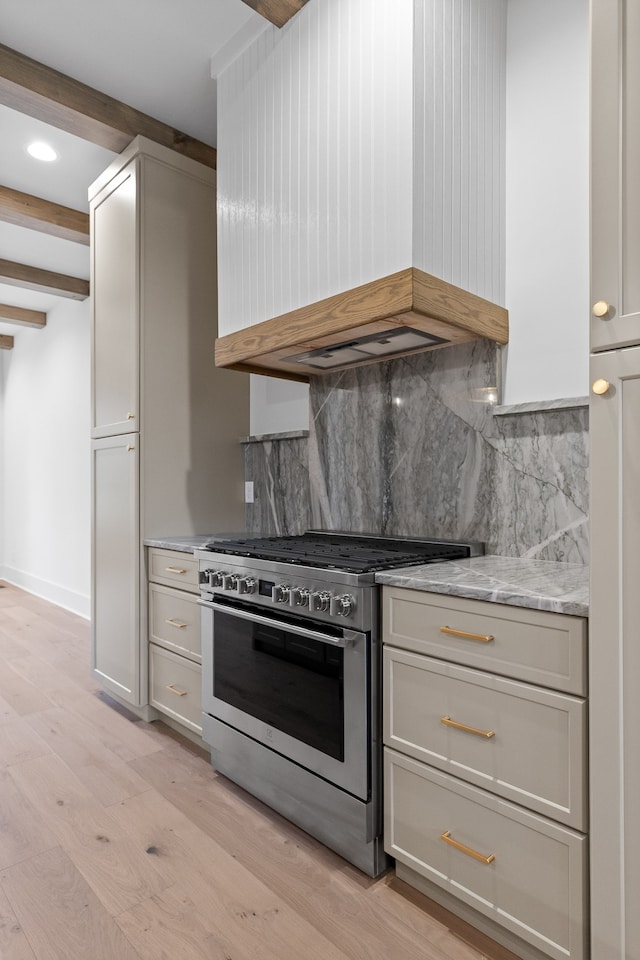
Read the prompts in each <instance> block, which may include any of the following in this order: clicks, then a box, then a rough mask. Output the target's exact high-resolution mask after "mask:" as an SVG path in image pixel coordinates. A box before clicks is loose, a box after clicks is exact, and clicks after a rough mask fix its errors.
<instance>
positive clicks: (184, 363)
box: [89, 137, 249, 715]
mask: <svg viewBox="0 0 640 960" xmlns="http://www.w3.org/2000/svg"><path fill="white" fill-rule="evenodd" d="M89 199H90V211H91V289H92V366H93V376H92V428H91V436H92V465H93V471H92V486H93V509H92V667H93V670H94V672H95V674H96V676H98V677H99V678H100V680H101V681H102V683H103V685H104V687H105V689H107V690H108V691H109V692H110V693H111V694H114V695H115V696H116V697H117V698H118V699H120V700H122V701H124V702H125V703H127V704H130V705H131V706H133V707H136V708H145V707H146V705H147V704H148V655H147V641H146V637H147V614H146V599H145V597H146V571H145V560H144V548H143V541H144V539H145V538H154V537H163V536H170V535H172V534H173V535H181V536H182V535H183V536H189V535H192V534H207V533H211V532H214V531H223V530H230V529H241V528H242V527H243V526H244V504H243V498H242V489H243V488H242V459H241V452H240V446H239V443H238V440H239V438H240V436H242V435H243V434H246V433H247V432H248V417H249V412H248V377H247V376H246V375H243V374H239V373H237V372H231V371H226V370H221V369H218V368H216V367H215V365H214V340H215V337H216V333H217V323H216V302H217V286H216V225H215V221H216V200H215V171H214V170H212V169H210V168H208V167H204V166H203V165H201V164H199V163H197V162H195V161H192V160H190V159H188V158H186V157H183V156H181V155H179V154H177V153H175V152H174V151H172V150H169V149H167V148H165V147H162V146H159V145H158V144H155V143H153V142H152V141H150V140H147V139H145V138H143V137H137V138H136V139H135V140H134V141H133V142H132V143H131V144H130V145H129V147H127V149H126V150H125V151H124V152H123V153H122V154H121V155H120V156H119V157H118V158H117V159H116V160H115V161H114V163H113V164H112V165H111V166H110V167H109V168H108V169H107V170H106V171H105V172H104V174H103V175H102V176H100V177H99V178H98V179H97V180H96V181H95V183H94V184H92V186H91V187H90V190H89ZM144 713H145V711H144V709H141V714H142V715H144Z"/></svg>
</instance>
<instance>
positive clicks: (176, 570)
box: [164, 567, 187, 573]
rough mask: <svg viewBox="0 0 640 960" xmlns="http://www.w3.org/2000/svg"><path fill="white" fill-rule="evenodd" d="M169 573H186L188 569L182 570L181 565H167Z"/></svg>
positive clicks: (166, 568)
mask: <svg viewBox="0 0 640 960" xmlns="http://www.w3.org/2000/svg"><path fill="white" fill-rule="evenodd" d="M164 569H165V570H166V572H167V573H186V572H187V571H186V570H181V569H180V567H165V568H164Z"/></svg>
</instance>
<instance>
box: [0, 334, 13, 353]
mask: <svg viewBox="0 0 640 960" xmlns="http://www.w3.org/2000/svg"><path fill="white" fill-rule="evenodd" d="M0 350H13V337H8V336H6V335H5V334H0Z"/></svg>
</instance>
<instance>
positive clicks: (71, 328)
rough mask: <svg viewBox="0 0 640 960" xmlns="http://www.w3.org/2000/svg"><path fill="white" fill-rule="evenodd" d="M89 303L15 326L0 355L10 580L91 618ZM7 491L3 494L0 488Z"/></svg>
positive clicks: (70, 304) (61, 307)
mask: <svg viewBox="0 0 640 960" xmlns="http://www.w3.org/2000/svg"><path fill="white" fill-rule="evenodd" d="M89 338H90V320H89V301H88V300H87V301H84V302H82V303H76V302H74V301H64V300H60V301H58V304H57V305H56V306H55V307H54V308H53V309H52V310H51V311H50V312H49V315H48V321H47V326H46V327H45V328H44V329H43V330H31V329H26V328H20V329H18V328H16V334H15V347H14V349H13V350H12V351H11V353H8V354H7V355H6V356H5V358H4V368H5V371H4V372H5V375H4V390H3V398H4V403H3V407H4V410H3V414H4V415H3V434H4V437H3V445H2V464H3V472H4V497H3V499H2V503H3V505H4V516H3V522H4V538H3V545H4V550H3V560H4V577H5V579H7V580H9V581H11V582H12V583H16V584H17V585H19V586H22V587H24V588H25V589H27V590H30V591H32V592H34V593H37V594H39V595H40V596H43V597H45V598H46V599H48V600H51V601H53V602H54V603H57V604H60V605H61V606H64V607H67V608H69V609H71V610H74V611H75V612H77V613H80V614H81V615H83V616H89V595H90V494H91V490H90V468H91V461H90V449H89V426H90V424H89V377H90V354H89V344H90V340H89ZM0 492H1V491H0Z"/></svg>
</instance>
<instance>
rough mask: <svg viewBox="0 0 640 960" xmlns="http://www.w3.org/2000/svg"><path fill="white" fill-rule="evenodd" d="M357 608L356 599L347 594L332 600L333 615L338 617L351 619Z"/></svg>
mask: <svg viewBox="0 0 640 960" xmlns="http://www.w3.org/2000/svg"><path fill="white" fill-rule="evenodd" d="M355 607H356V601H355V597H352V596H351V594H350V593H345V594H344V595H343V596H342V597H332V598H331V613H332V615H333V616H337V617H350V616H351V614H352V613H353V611H354V610H355Z"/></svg>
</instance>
